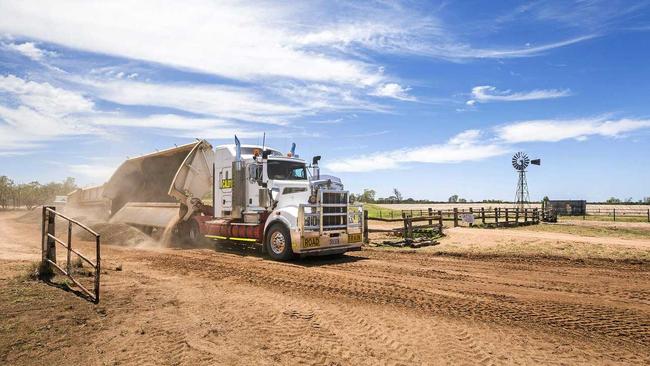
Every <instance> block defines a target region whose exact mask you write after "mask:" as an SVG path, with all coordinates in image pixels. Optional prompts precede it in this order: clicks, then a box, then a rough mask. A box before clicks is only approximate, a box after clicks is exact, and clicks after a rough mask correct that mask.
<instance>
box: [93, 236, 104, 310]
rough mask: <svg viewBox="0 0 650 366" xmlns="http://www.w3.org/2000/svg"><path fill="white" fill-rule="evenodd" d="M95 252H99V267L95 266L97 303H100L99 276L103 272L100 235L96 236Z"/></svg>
mask: <svg viewBox="0 0 650 366" xmlns="http://www.w3.org/2000/svg"><path fill="white" fill-rule="evenodd" d="M95 251H96V252H95V253H97V267H96V268H95V303H97V304H99V276H100V275H101V273H102V264H101V262H102V256H101V254H100V245H99V235H97V237H96V238H95Z"/></svg>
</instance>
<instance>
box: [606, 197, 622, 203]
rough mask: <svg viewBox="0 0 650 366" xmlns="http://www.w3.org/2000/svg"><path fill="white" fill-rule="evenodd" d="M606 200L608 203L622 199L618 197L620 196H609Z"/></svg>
mask: <svg viewBox="0 0 650 366" xmlns="http://www.w3.org/2000/svg"><path fill="white" fill-rule="evenodd" d="M605 202H606V203H621V200H620V199H618V198H616V197H609V198H608V199H607V201H605Z"/></svg>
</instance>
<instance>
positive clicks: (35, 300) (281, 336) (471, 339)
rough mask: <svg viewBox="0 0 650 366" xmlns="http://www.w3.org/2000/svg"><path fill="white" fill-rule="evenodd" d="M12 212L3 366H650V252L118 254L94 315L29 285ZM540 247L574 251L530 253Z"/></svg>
mask: <svg viewBox="0 0 650 366" xmlns="http://www.w3.org/2000/svg"><path fill="white" fill-rule="evenodd" d="M18 215H19V214H17V213H0V281H1V282H0V283H1V284H2V285H1V286H0V364H6V365H32V364H38V365H41V364H62V363H64V362H65V363H66V364H90V365H131V364H152V365H153V364H155V365H181V364H183V365H199V364H219V365H221V364H225V365H275V364H286V365H293V364H307V365H398V364H400V365H420V364H422V365H436V364H453V365H461V364H481V365H489V364H499V365H500V364H530V365H538V364H566V365H576V364H587V365H594V364H636V365H641V364H649V363H650V349H649V347H648V344H650V262H648V261H647V260H644V259H635V258H636V254H640V257H643V255H642V254H643V253H644V252H647V250H648V248H649V247H650V240H648V239H642V238H641V239H627V240H626V241H623V242H621V240H623V239H616V238H614V237H611V238H610V239H612V240H613V244H608V240H604V241H602V242H598V243H590V240H596V239H598V240H601V239H602V238H594V237H588V236H584V237H583V236H575V235H574V236H571V234H566V233H561V235H562V236H561V238H560V239H557V238H553V233H549V232H534V231H523V230H517V231H515V230H513V231H507V230H487V229H464V228H459V229H453V230H449V231H448V233H449V235H448V237H446V238H444V239H442V241H441V242H442V244H440V245H439V246H435V247H428V248H422V249H418V250H409V251H398V250H392V249H391V250H387V249H381V248H379V249H377V248H375V249H366V250H363V251H361V252H356V253H353V254H349V255H347V256H345V257H344V258H339V259H331V258H330V259H322V258H321V259H309V260H302V261H296V262H292V263H278V262H272V261H270V260H268V259H266V258H265V257H264V256H262V255H260V254H257V253H255V252H254V251H251V250H229V251H227V250H226V251H224V250H222V251H214V250H212V249H174V248H154V247H147V246H146V245H139V246H138V248H132V247H124V246H119V245H117V244H120V243H117V242H115V243H113V244H115V245H109V244H106V245H104V247H103V248H102V257H103V258H104V260H103V268H104V272H103V274H102V283H103V284H102V299H101V303H100V304H99V305H94V304H92V303H90V302H88V301H86V300H84V299H82V298H81V297H79V296H77V295H76V294H75V293H73V292H70V291H66V290H65V288H66V287H65V286H64V285H58V286H57V285H53V284H46V283H44V282H40V281H35V280H30V279H29V278H28V277H27V276H26V275H27V273H28V270H29V268H30V267H31V264H32V263H33V262H35V261H37V260H38V258H39V257H40V253H39V246H40V243H39V240H40V239H39V236H40V234H39V229H40V228H39V226H38V224H37V223H31V222H25V220H19V221H17V220H15V218H16V217H17V216H18ZM505 233H507V234H505ZM504 234H505V235H504ZM540 236H541V237H540ZM544 243H555V244H556V245H560V244H561V243H569V244H571V243H573V247H572V248H573V250H572V252H571V254H570V255H564V254H563V252H564V251H565V249H557V248H555V249H551V250H550V251H549V252H548V253H546V254H545V255H543V256H539V255H536V254H535V253H534V252H533V251H531V250H528V249H522V248H526V247H528V246H531V245H533V246H537V247H541V246H543V245H544ZM558 243H559V244H558ZM509 244H512V245H510V246H508V245H509ZM514 244H517V245H519V246H516V245H514ZM590 244H591V245H603V246H604V247H607V248H610V250H611V251H613V252H616V253H619V252H625V253H627V254H626V256H624V257H619V256H617V255H613V257H612V258H609V257H607V256H606V255H605V254H603V253H601V255H600V256H593V255H592V254H593V253H591V252H589V251H588V250H584V248H585V247H587V246H589V245H590ZM75 245H77V246H78V247H79V248H81V249H82V250H83V251H89V250H90V246H89V245H88V244H87V243H82V242H76V244H75ZM482 245H484V247H485V248H486V249H482ZM465 247H466V248H468V250H464V249H463V248H465ZM494 248H500V249H499V250H494ZM513 248H514V249H513ZM118 267H121V269H122V270H116V269H117V268H118ZM55 281H57V278H55ZM58 283H59V284H61V283H62V282H61V279H58Z"/></svg>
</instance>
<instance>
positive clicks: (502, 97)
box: [466, 85, 571, 106]
mask: <svg viewBox="0 0 650 366" xmlns="http://www.w3.org/2000/svg"><path fill="white" fill-rule="evenodd" d="M570 95H571V91H570V90H568V89H562V90H561V89H537V90H531V91H527V92H512V91H510V90H504V91H500V90H498V89H497V88H496V87H494V86H490V85H482V86H475V87H473V88H472V98H473V99H471V100H468V101H467V102H466V104H467V105H469V106H472V105H474V104H475V103H476V102H480V103H487V102H518V101H525V100H538V99H554V98H562V97H568V96H570Z"/></svg>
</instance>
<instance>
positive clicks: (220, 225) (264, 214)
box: [201, 144, 363, 260]
mask: <svg viewBox="0 0 650 366" xmlns="http://www.w3.org/2000/svg"><path fill="white" fill-rule="evenodd" d="M214 156H215V158H214V161H215V163H214V172H215V174H214V177H215V178H214V205H213V207H214V216H213V219H212V220H209V221H205V222H204V223H203V225H202V226H201V228H202V230H201V231H202V233H203V234H204V236H205V237H206V238H213V239H219V240H231V241H238V240H240V241H255V242H256V243H258V244H262V245H263V246H264V249H265V250H266V251H267V252H268V254H269V255H270V256H271V257H272V258H274V259H279V260H287V259H289V258H291V257H292V256H294V255H301V256H304V255H324V254H339V253H344V252H346V251H349V250H359V249H360V248H361V244H362V232H363V228H362V226H363V210H362V207H361V206H360V205H355V204H354V203H353V202H351V200H350V198H349V197H350V196H349V193H348V192H347V191H344V190H343V185H342V184H341V182H340V180H339V179H338V178H335V177H320V171H319V168H318V160H316V159H315V160H314V161H313V162H312V166H311V168H312V171H313V173H312V171H310V170H309V168H310V167H308V166H307V163H306V162H305V160H303V159H300V158H299V157H297V156H295V155H293V154H292V153H288V154H282V153H281V152H280V151H278V150H275V149H269V148H264V147H262V146H256V145H237V144H235V145H223V146H218V147H217V148H216V149H215V154H214ZM319 158H320V157H319ZM215 232H218V233H219V234H217V235H215V234H214V233H215ZM235 233H236V234H237V236H236V235H235ZM227 234H228V235H227Z"/></svg>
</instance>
